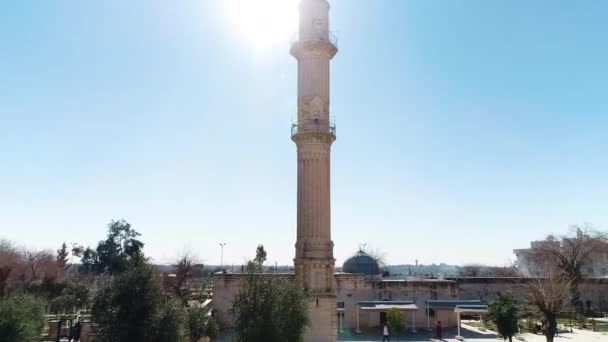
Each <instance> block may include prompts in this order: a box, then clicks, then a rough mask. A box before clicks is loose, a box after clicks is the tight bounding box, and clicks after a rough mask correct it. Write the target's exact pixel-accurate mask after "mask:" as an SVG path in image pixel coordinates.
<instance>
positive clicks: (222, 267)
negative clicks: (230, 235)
mask: <svg viewBox="0 0 608 342" xmlns="http://www.w3.org/2000/svg"><path fill="white" fill-rule="evenodd" d="M226 245H227V243H225V242H220V247H222V256H221V259H220V268H221V269H222V271H223V270H224V246H226Z"/></svg>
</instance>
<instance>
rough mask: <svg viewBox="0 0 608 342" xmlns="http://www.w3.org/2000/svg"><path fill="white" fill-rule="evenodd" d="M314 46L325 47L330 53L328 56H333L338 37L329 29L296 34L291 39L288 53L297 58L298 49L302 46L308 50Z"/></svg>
mask: <svg viewBox="0 0 608 342" xmlns="http://www.w3.org/2000/svg"><path fill="white" fill-rule="evenodd" d="M315 47H317V48H319V47H320V48H322V49H326V50H327V51H328V52H329V54H330V58H333V57H334V56H335V55H336V53H337V52H338V37H336V35H335V34H333V33H332V32H331V31H328V32H325V33H322V34H318V35H312V36H302V35H299V34H297V35H295V36H294V38H293V39H292V40H291V49H290V53H291V55H292V56H294V57H296V58H297V56H298V54H299V51H301V50H302V49H303V48H305V49H306V50H308V49H311V48H315Z"/></svg>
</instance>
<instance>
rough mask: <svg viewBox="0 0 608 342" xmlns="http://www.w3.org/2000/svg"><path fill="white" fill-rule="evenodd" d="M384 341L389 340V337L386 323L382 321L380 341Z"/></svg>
mask: <svg viewBox="0 0 608 342" xmlns="http://www.w3.org/2000/svg"><path fill="white" fill-rule="evenodd" d="M384 341H389V342H390V341H391V338H390V337H389V334H388V325H386V323H384V329H382V342H384Z"/></svg>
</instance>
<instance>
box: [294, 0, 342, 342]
mask: <svg viewBox="0 0 608 342" xmlns="http://www.w3.org/2000/svg"><path fill="white" fill-rule="evenodd" d="M336 45H337V44H336V40H335V39H334V37H333V35H332V34H331V33H330V32H329V3H328V2H327V0H302V1H301V2H300V34H299V39H298V41H297V42H295V43H294V44H293V45H292V47H291V51H290V52H291V54H292V55H293V56H294V57H295V58H296V59H297V60H298V119H297V122H296V123H294V124H293V127H292V136H291V139H292V140H293V141H294V142H295V143H296V145H297V149H298V236H297V241H296V257H295V260H294V263H295V271H296V279H297V280H298V282H300V284H302V285H303V286H304V287H305V288H306V289H307V290H308V291H309V293H310V295H311V300H310V302H309V317H310V321H311V323H310V326H309V328H308V330H307V332H306V337H305V340H306V341H312V342H326V341H336V340H337V326H336V319H337V318H336V294H335V288H334V263H335V259H334V254H333V249H334V243H333V242H332V240H331V216H330V181H329V179H330V150H331V144H332V143H333V142H334V140H336V134H335V133H336V131H335V126H334V124H333V122H332V120H331V119H330V116H329V62H330V60H331V59H332V58H333V57H334V56H335V55H336V53H337V52H338V49H337V47H336Z"/></svg>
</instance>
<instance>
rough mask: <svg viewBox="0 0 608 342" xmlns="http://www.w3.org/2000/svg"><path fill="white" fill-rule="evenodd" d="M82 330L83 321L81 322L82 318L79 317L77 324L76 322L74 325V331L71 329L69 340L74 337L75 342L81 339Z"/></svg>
mask: <svg viewBox="0 0 608 342" xmlns="http://www.w3.org/2000/svg"><path fill="white" fill-rule="evenodd" d="M81 331H82V323H80V318H78V320H77V321H76V324H74V326H73V327H72V331H70V339H69V341H70V342H72V339H73V340H74V341H75V342H78V341H80V332H81Z"/></svg>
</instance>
